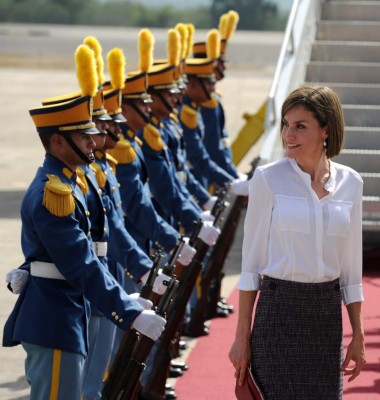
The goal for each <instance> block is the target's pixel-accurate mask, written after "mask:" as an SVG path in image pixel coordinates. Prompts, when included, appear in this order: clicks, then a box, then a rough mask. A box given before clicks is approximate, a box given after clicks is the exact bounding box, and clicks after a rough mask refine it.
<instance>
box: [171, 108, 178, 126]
mask: <svg viewBox="0 0 380 400" xmlns="http://www.w3.org/2000/svg"><path fill="white" fill-rule="evenodd" d="M175 111H177V110H175ZM177 113H178V111H177ZM169 118H170V119H171V120H172V121H173V122H175V123H176V124H178V123H179V119H178V117H177V114H175V113H170V115H169Z"/></svg>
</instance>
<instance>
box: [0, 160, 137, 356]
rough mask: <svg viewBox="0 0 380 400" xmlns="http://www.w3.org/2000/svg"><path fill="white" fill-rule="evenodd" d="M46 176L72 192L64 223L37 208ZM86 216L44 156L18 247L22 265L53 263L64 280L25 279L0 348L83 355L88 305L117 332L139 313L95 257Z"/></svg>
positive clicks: (70, 179) (67, 177) (59, 169)
mask: <svg viewBox="0 0 380 400" xmlns="http://www.w3.org/2000/svg"><path fill="white" fill-rule="evenodd" d="M47 174H52V175H56V176H58V177H59V178H60V180H61V181H62V182H63V183H66V184H68V185H69V186H70V188H71V189H72V194H71V195H70V196H73V199H74V201H75V210H74V211H73V212H72V213H71V214H69V215H68V216H66V217H57V216H55V215H53V214H52V213H51V212H50V211H49V210H48V209H47V208H46V207H45V206H44V205H43V196H44V189H45V185H46V182H47V180H48V177H47ZM86 213H87V206H86V202H85V199H84V198H83V195H82V193H81V191H80V190H79V188H78V186H77V185H76V175H75V174H74V173H72V172H71V171H69V169H68V168H66V167H65V165H64V164H63V163H62V162H61V161H59V160H57V159H56V158H54V157H52V156H50V155H47V156H46V158H45V161H44V164H43V166H42V167H40V168H39V169H38V171H37V174H36V176H35V178H34V180H33V182H32V183H31V185H30V186H29V188H28V190H27V192H26V194H25V197H24V199H23V202H22V206H21V219H22V238H21V244H22V249H23V252H24V255H25V259H26V261H28V262H31V261H43V262H48V263H54V264H55V265H56V267H57V268H58V270H59V272H60V273H61V274H62V275H63V276H64V277H65V278H66V280H57V279H47V278H40V277H34V276H30V278H29V281H28V284H27V285H26V286H25V288H24V289H23V291H22V293H21V294H20V296H19V298H18V300H17V303H16V306H15V308H14V310H13V311H12V313H11V315H10V317H9V318H8V320H7V322H6V324H5V327H4V335H3V345H4V346H14V345H17V344H19V343H20V342H21V341H23V342H28V343H32V344H36V345H40V346H44V347H49V348H54V349H61V350H64V351H70V352H74V353H79V354H83V355H86V353H87V349H88V343H87V325H88V321H89V316H90V311H89V302H88V300H89V301H91V302H92V303H93V304H94V305H95V306H96V307H97V308H98V309H99V310H100V311H101V312H102V313H103V314H104V315H105V316H107V317H108V318H109V319H110V320H111V321H113V322H114V323H115V324H116V325H117V326H119V327H120V328H122V329H127V328H128V327H129V326H130V325H131V323H132V322H133V321H134V319H135V318H136V317H137V316H138V315H139V314H140V313H141V312H142V307H141V306H140V305H139V304H138V303H137V302H136V301H135V300H132V299H131V298H129V297H128V295H127V294H126V293H125V291H124V290H123V289H122V288H121V286H120V285H119V284H118V283H117V282H116V280H115V279H114V278H113V276H112V275H111V274H110V273H109V272H108V270H107V269H106V268H104V266H103V264H102V263H100V261H99V260H98V258H97V256H96V255H95V253H94V251H93V249H92V242H91V237H90V221H89V219H88V217H87V215H86ZM87 299H88V300H87Z"/></svg>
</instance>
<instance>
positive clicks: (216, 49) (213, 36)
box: [206, 29, 220, 60]
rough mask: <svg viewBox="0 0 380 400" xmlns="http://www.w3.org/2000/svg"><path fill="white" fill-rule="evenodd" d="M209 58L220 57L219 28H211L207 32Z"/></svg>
mask: <svg viewBox="0 0 380 400" xmlns="http://www.w3.org/2000/svg"><path fill="white" fill-rule="evenodd" d="M206 49H207V58H210V59H211V60H215V59H216V58H219V57H220V33H219V31H218V30H217V29H211V31H209V32H208V34H207V42H206Z"/></svg>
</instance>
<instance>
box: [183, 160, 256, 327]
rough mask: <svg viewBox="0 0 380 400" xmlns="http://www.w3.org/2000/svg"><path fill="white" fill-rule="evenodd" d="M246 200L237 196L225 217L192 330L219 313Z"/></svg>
mask: <svg viewBox="0 0 380 400" xmlns="http://www.w3.org/2000/svg"><path fill="white" fill-rule="evenodd" d="M259 161H260V157H256V158H255V159H254V160H253V161H252V163H251V170H250V172H249V173H248V179H250V178H251V177H252V175H253V173H254V171H255V169H256V167H257V165H258V163H259ZM246 201H247V199H246V197H244V196H235V198H234V199H233V202H232V205H231V207H230V208H229V213H228V215H227V217H226V219H225V223H224V225H223V228H222V232H221V234H220V237H219V240H218V242H217V243H216V245H215V247H214V248H213V251H212V254H211V256H210V258H209V262H208V266H207V268H205V270H204V273H203V275H202V279H201V284H200V287H201V296H200V297H199V298H198V301H197V304H196V306H195V308H194V310H193V311H192V314H191V319H190V321H189V323H188V329H190V330H191V331H194V332H199V331H200V328H201V326H202V327H203V324H204V321H205V320H207V319H209V318H212V317H214V316H215V315H216V313H217V307H218V302H219V300H220V288H221V282H222V279H223V276H224V273H223V267H224V263H225V260H226V258H227V256H228V254H229V252H230V249H231V247H232V244H233V242H234V238H235V234H236V230H237V227H238V226H239V221H240V216H241V213H242V210H243V208H244V207H245V205H246ZM202 329H203V328H202Z"/></svg>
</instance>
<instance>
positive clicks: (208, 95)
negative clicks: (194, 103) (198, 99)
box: [198, 78, 211, 100]
mask: <svg viewBox="0 0 380 400" xmlns="http://www.w3.org/2000/svg"><path fill="white" fill-rule="evenodd" d="M198 82H199V84H200V85H201V88H202V90H203V92H204V94H205V95H206V97H207V100H211V93H209V92H208V90H207V89H206V85H205V83H204V81H203V79H202V78H198Z"/></svg>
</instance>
